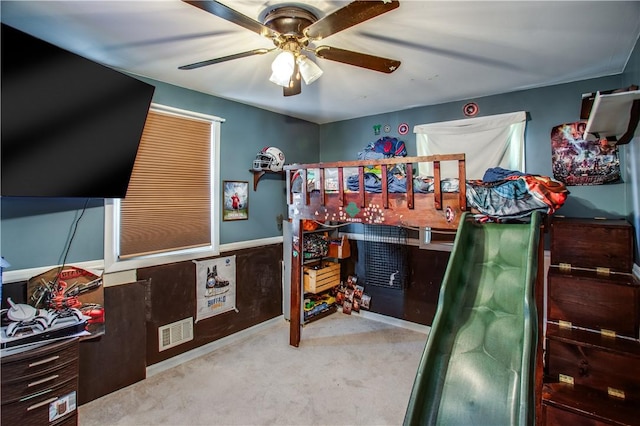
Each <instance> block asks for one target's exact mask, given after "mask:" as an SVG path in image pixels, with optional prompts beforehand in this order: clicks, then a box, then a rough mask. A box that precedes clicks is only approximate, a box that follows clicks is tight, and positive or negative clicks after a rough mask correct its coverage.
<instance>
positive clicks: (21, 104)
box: [0, 24, 155, 198]
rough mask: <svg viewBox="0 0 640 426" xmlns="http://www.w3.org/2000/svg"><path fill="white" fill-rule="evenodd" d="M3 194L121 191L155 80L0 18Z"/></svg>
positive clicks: (107, 194)
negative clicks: (116, 67)
mask: <svg viewBox="0 0 640 426" xmlns="http://www.w3.org/2000/svg"><path fill="white" fill-rule="evenodd" d="M1 42H2V49H1V54H2V63H1V69H2V76H1V77H2V80H1V84H2V88H1V97H2V104H1V107H2V111H1V120H2V121H1V122H0V125H1V140H0V144H1V159H2V164H1V167H2V169H1V176H0V178H1V181H0V185H1V195H2V196H13V197H65V198H71V197H83V198H123V197H124V196H125V195H126V192H127V186H128V184H129V178H130V177H131V171H132V169H133V163H134V161H135V157H136V153H137V151H138V145H139V144H140V138H141V136H142V131H143V129H144V123H145V120H146V117H147V113H148V111H149V106H150V105H151V99H152V97H153V92H154V90H155V87H154V86H152V85H150V84H147V83H145V82H143V81H140V80H137V79H135V78H133V77H131V76H128V75H126V74H123V73H121V72H119V71H116V70H114V69H111V68H109V67H106V66H103V65H101V64H98V63H95V62H93V61H90V60H88V59H86V58H83V57H81V56H79V55H76V54H74V53H72V52H69V51H67V50H64V49H61V48H59V47H57V46H55V45H53V44H50V43H48V42H45V41H43V40H40V39H38V38H36V37H33V36H31V35H29V34H26V33H24V32H22V31H19V30H17V29H15V28H12V27H10V26H8V25H6V24H2V38H1Z"/></svg>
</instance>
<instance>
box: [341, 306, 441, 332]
mask: <svg viewBox="0 0 640 426" xmlns="http://www.w3.org/2000/svg"><path fill="white" fill-rule="evenodd" d="M354 315H356V314H354ZM359 315H360V316H361V317H362V318H365V319H368V320H372V321H378V322H383V323H385V324H389V325H393V326H395V327H401V328H406V329H408V330H413V331H417V332H418V333H423V334H429V332H430V331H431V327H429V326H428V325H422V324H417V323H415V322H411V321H405V320H401V319H398V318H394V317H390V316H387V315H381V314H377V313H375V312H370V311H365V310H362V309H361V310H360V314H359Z"/></svg>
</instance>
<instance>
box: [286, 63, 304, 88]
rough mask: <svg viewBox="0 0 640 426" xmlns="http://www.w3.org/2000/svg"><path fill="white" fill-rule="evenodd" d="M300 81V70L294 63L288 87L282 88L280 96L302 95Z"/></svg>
mask: <svg viewBox="0 0 640 426" xmlns="http://www.w3.org/2000/svg"><path fill="white" fill-rule="evenodd" d="M300 80H301V79H300V69H299V68H298V63H297V62H296V63H295V64H294V66H293V74H291V81H289V86H287V87H283V88H282V89H283V91H282V94H283V95H284V96H294V95H299V94H300V93H302V82H301V81H300Z"/></svg>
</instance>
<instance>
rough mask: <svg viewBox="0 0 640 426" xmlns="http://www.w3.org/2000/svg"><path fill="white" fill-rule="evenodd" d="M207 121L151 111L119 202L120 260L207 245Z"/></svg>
mask: <svg viewBox="0 0 640 426" xmlns="http://www.w3.org/2000/svg"><path fill="white" fill-rule="evenodd" d="M210 177H211V122H210V121H207V120H199V119H197V118H192V117H184V116H178V115H175V114H170V113H164V112H159V111H154V110H150V111H149V115H148V116H147V121H146V123H145V127H144V131H143V134H142V139H141V141H140V146H139V148H138V154H137V156H136V160H135V163H134V167H133V172H132V175H131V179H130V182H129V189H128V190H127V196H126V197H125V198H124V199H123V200H122V201H121V203H120V241H119V258H121V259H127V258H132V257H136V256H142V255H149V254H156V253H164V252H169V251H175V250H180V249H188V248H195V247H203V246H208V245H211V188H210Z"/></svg>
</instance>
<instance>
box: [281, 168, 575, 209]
mask: <svg viewBox="0 0 640 426" xmlns="http://www.w3.org/2000/svg"><path fill="white" fill-rule="evenodd" d="M324 170H325V176H324V183H325V185H324V187H325V192H326V193H332V192H337V191H338V190H339V185H338V183H339V182H338V172H337V169H336V168H332V169H330V168H326V169H324ZM363 175H364V179H363V180H364V188H365V191H366V192H367V193H380V192H381V191H382V174H381V170H380V167H379V166H378V167H374V168H365V171H364V174H363ZM318 176H319V169H308V170H307V190H308V191H309V192H311V191H319V190H320V183H319V179H317V177H318ZM343 177H344V182H343V188H344V192H359V186H360V183H359V178H358V168H354V167H345V168H344V169H343ZM292 180H293V182H292V191H293V192H301V189H302V188H301V186H302V179H301V176H300V174H299V172H296V173H295V174H294V175H293V179H292ZM465 187H466V200H467V204H468V207H469V208H470V210H471V211H472V212H473V213H475V214H476V215H477V218H478V219H479V220H492V219H500V220H507V219H519V218H523V217H526V216H529V215H531V213H532V212H534V211H540V212H541V213H545V214H552V213H554V212H555V211H556V210H557V209H558V208H560V207H561V206H562V205H563V204H564V202H565V200H566V198H567V195H568V194H569V191H568V190H567V188H566V187H565V185H564V184H562V183H560V182H558V181H555V180H553V179H551V178H550V177H547V176H539V175H532V174H526V173H522V172H518V171H511V170H506V169H502V168H499V167H496V168H492V169H488V170H487V171H486V173H485V175H484V177H483V179H482V180H467V181H466V185H465ZM387 188H388V192H389V193H404V192H406V188H407V182H406V174H405V173H404V169H403V168H401V167H398V166H396V165H394V166H393V167H389V170H388V172H387ZM440 189H441V191H442V192H458V191H459V189H460V183H459V180H458V179H457V178H445V179H442V180H441V185H440ZM433 191H434V178H433V177H431V176H415V177H414V178H413V192H414V193H416V194H420V193H422V194H426V193H432V192H433Z"/></svg>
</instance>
